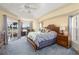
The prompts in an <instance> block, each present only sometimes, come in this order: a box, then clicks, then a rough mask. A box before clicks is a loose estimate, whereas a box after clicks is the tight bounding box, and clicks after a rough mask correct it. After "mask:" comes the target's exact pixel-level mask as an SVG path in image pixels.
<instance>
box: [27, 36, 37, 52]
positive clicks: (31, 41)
mask: <svg viewBox="0 0 79 59" xmlns="http://www.w3.org/2000/svg"><path fill="white" fill-rule="evenodd" d="M27 41H28V42H29V43H31V45H32V47H33V49H34V50H35V51H36V50H37V49H38V47H37V45H36V44H35V42H34V41H33V40H32V39H30V38H29V37H28V38H27Z"/></svg>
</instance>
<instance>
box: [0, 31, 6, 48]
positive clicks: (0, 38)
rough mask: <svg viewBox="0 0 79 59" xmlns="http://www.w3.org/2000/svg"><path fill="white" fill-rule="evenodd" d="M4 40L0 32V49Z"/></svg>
mask: <svg viewBox="0 0 79 59" xmlns="http://www.w3.org/2000/svg"><path fill="white" fill-rule="evenodd" d="M4 38H5V37H4V33H1V32H0V47H2V46H3V45H4V41H5V40H4Z"/></svg>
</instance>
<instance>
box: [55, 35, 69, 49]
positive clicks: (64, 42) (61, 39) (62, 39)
mask: <svg viewBox="0 0 79 59" xmlns="http://www.w3.org/2000/svg"><path fill="white" fill-rule="evenodd" d="M56 43H57V44H58V45H61V46H63V47H66V48H69V45H68V36H66V35H64V34H58V35H57V41H56Z"/></svg>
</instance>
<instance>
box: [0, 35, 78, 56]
mask: <svg viewBox="0 0 79 59" xmlns="http://www.w3.org/2000/svg"><path fill="white" fill-rule="evenodd" d="M0 54H1V55H77V53H76V52H75V51H74V50H73V49H72V48H69V49H66V48H64V47H62V46H59V45H57V44H54V45H51V46H48V47H46V48H43V49H40V50H38V51H36V52H35V51H34V50H33V49H32V47H31V46H30V44H29V43H28V42H27V40H26V38H25V37H22V38H21V39H18V40H16V41H12V42H11V41H10V42H9V44H8V45H6V46H5V47H2V48H1V49H0Z"/></svg>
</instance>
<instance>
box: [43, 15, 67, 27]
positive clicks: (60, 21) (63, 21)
mask: <svg viewBox="0 0 79 59" xmlns="http://www.w3.org/2000/svg"><path fill="white" fill-rule="evenodd" d="M49 24H55V25H56V26H59V27H60V26H61V25H63V26H66V27H67V26H68V17H67V16H59V17H56V18H53V19H49V20H45V21H43V27H47V26H48V25H49Z"/></svg>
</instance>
